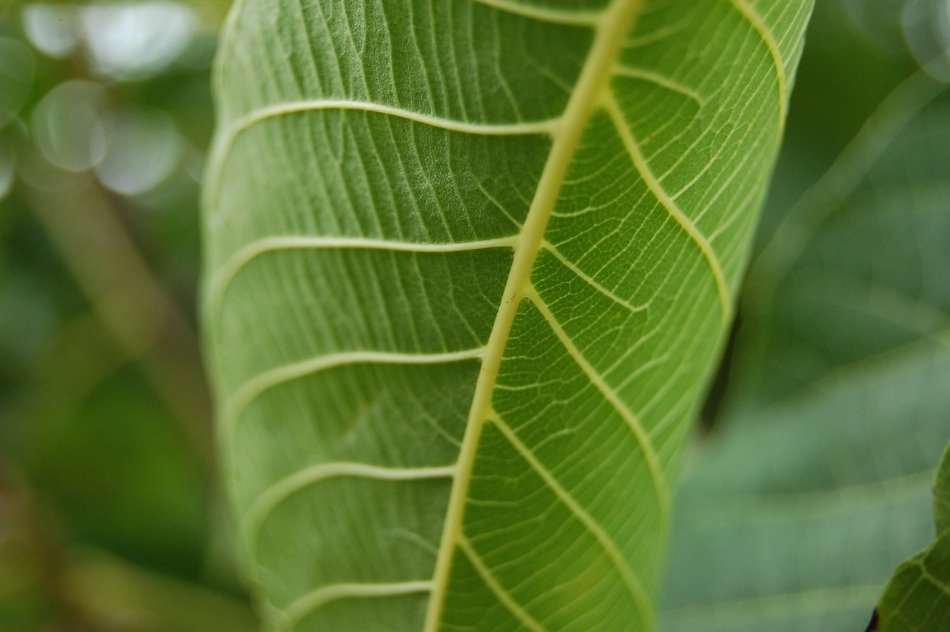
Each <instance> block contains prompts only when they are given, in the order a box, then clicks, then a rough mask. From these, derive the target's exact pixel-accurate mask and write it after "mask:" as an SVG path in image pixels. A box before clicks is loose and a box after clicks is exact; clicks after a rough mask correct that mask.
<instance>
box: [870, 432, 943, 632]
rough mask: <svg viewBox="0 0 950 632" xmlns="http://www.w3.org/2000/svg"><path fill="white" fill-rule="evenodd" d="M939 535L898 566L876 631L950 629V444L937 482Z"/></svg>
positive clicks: (885, 593) (935, 484) (884, 598)
mask: <svg viewBox="0 0 950 632" xmlns="http://www.w3.org/2000/svg"><path fill="white" fill-rule="evenodd" d="M934 518H935V525H936V532H937V536H936V538H935V539H934V541H933V543H932V544H931V545H930V546H929V547H927V549H926V550H924V551H921V552H920V553H918V554H917V555H915V556H914V557H912V558H911V559H909V560H907V561H906V562H904V563H903V564H901V565H900V566H898V567H897V570H896V571H894V576H893V577H892V578H891V581H890V582H889V583H888V585H887V589H886V590H885V591H884V596H883V597H881V601H880V602H879V604H878V608H877V612H876V615H875V618H876V620H877V626H876V627H873V628H872V629H873V630H881V631H882V632H902V631H908V632H911V631H918V632H925V631H926V630H944V629H946V628H948V627H950V444H948V445H947V449H946V450H945V451H944V454H943V459H941V461H940V467H939V468H938V470H937V480H936V481H935V483H934Z"/></svg>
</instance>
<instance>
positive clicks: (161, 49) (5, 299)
mask: <svg viewBox="0 0 950 632" xmlns="http://www.w3.org/2000/svg"><path fill="white" fill-rule="evenodd" d="M0 6H2V8H0V629H2V630H4V631H8V630H9V631H11V632H16V631H18V630H24V631H26V630H37V629H41V630H75V629H88V630H111V629H117V630H118V629H121V630H195V631H196V632H197V631H199V630H200V631H204V630H209V629H215V628H217V629H228V630H232V629H234V630H240V629H246V628H253V625H254V624H253V619H252V618H251V616H250V614H249V610H248V608H247V606H246V605H245V603H244V598H243V596H242V595H241V593H240V590H239V589H238V588H237V583H236V581H235V580H234V579H233V572H232V570H231V566H232V564H231V562H230V555H229V554H228V550H229V546H228V537H229V536H228V535H227V532H226V530H224V529H223V526H222V525H223V524H224V520H223V519H222V518H221V516H220V514H221V505H222V504H221V503H220V502H219V500H218V493H217V486H216V482H215V480H214V472H215V464H214V461H213V449H212V442H211V423H210V412H209V405H208V401H207V395H206V392H205V385H204V381H203V378H202V371H201V361H200V356H199V353H198V346H197V344H196V337H195V333H194V320H195V319H194V315H193V314H194V311H195V307H194V305H195V299H194V293H195V291H194V288H195V278H196V273H197V268H198V260H199V252H198V232H199V231H198V221H197V192H198V185H199V179H200V176H201V173H202V169H203V162H204V153H205V148H206V146H207V144H208V141H209V137H210V132H211V126H212V115H211V107H210V90H209V70H210V63H211V59H212V56H213V52H214V47H215V36H216V32H217V29H218V26H219V22H220V19H221V17H222V13H223V10H224V9H225V8H226V5H225V3H223V2H222V3H217V2H204V3H200V2H195V3H180V2H171V1H166V0H158V1H147V2H124V3H112V4H108V3H64V2H60V3H46V4H43V3H29V2H14V3H12V4H11V3H3V4H2V5H0ZM218 625H220V626H223V627H220V628H218V627H217V626H218Z"/></svg>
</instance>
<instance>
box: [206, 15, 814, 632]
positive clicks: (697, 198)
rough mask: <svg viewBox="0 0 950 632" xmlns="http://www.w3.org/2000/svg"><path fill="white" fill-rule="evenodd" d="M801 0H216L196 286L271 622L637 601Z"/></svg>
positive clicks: (771, 148) (646, 614)
mask: <svg viewBox="0 0 950 632" xmlns="http://www.w3.org/2000/svg"><path fill="white" fill-rule="evenodd" d="M810 9H811V2H810V0H792V1H789V0H731V1H728V0H715V1H713V0H706V1H703V2H696V0H673V1H670V0H663V1H659V0H649V1H647V0H613V1H612V2H607V1H606V0H576V1H568V0H549V1H548V2H547V3H542V2H535V1H528V0H525V1H523V2H520V1H516V0H417V1H411V0H366V1H356V0H349V1H347V0H323V1H320V2H317V1H314V0H309V1H305V0H301V1H299V2H278V3H274V2H264V1H263V0H247V1H239V3H238V5H237V6H236V7H235V8H234V10H233V12H232V14H231V19H230V24H229V26H228V28H227V30H226V33H225V35H224V39H223V42H222V49H221V53H220V57H219V63H218V70H217V96H218V109H219V129H218V134H217V140H216V143H215V147H214V154H213V156H212V160H211V164H210V168H209V173H208V179H207V184H206V212H207V215H206V222H207V241H206V246H207V253H208V255H207V258H208V262H207V266H206V274H207V277H206V280H207V285H206V299H207V302H206V318H207V334H208V338H209V342H210V347H211V354H212V358H211V364H212V368H213V373H214V375H215V380H216V386H217V394H218V401H219V405H220V410H221V438H222V449H223V451H224V453H225V457H226V461H227V468H228V474H229V478H230V483H231V487H232V489H233V495H234V498H235V501H236V506H237V509H238V514H239V516H240V518H241V521H242V532H243V535H244V540H245V544H246V555H247V562H248V566H249V573H250V575H251V576H252V578H253V580H254V582H255V584H256V587H257V592H258V594H259V596H260V598H261V600H262V602H263V603H264V604H265V605H266V608H265V609H266V611H267V612H266V614H267V616H268V618H269V620H270V621H271V622H272V623H273V624H274V625H276V626H278V627H285V628H295V629H308V630H310V629H313V630H317V629H321V630H326V629H333V630H382V629H387V630H389V629H399V630H401V629H406V630H413V629H419V628H422V627H425V628H426V629H429V630H434V629H483V630H509V629H535V630H537V629H542V628H546V629H577V630H589V629H639V630H646V629H649V628H651V627H652V621H653V614H652V605H651V595H652V594H653V593H654V592H655V587H656V582H657V570H658V562H659V559H660V557H661V553H662V549H663V543H664V540H665V532H666V525H667V521H668V512H669V505H670V491H669V489H670V484H669V482H668V481H669V479H670V478H671V475H672V472H673V467H674V463H675V461H676V459H677V455H678V452H679V450H680V447H681V444H682V438H683V437H684V436H685V434H686V433H687V430H688V428H689V424H690V420H691V418H692V417H693V414H694V412H695V409H696V405H697V400H698V398H699V395H700V394H701V392H702V390H703V387H704V384H705V381H706V379H707V377H708V374H709V371H710V368H711V366H712V364H713V363H714V361H715V358H716V354H717V350H718V348H719V346H720V344H721V341H722V334H723V331H724V330H725V328H726V326H727V325H728V323H729V321H730V318H731V309H732V303H733V298H734V295H735V289H736V285H737V282H738V279H739V276H740V274H741V272H742V269H743V265H744V260H745V257H746V251H747V245H748V241H749V235H750V232H751V229H752V226H753V224H754V220H755V215H756V210H757V208H758V206H759V204H760V202H761V199H762V195H763V192H764V190H765V187H766V183H767V182H766V181H767V178H768V175H769V171H770V168H771V165H772V161H773V159H774V155H775V152H776V149H777V146H778V143H779V139H780V136H781V132H782V124H783V121H784V117H785V109H786V102H787V90H788V87H789V85H790V83H791V78H792V75H793V73H794V69H795V65H796V63H797V60H798V57H799V53H800V49H801V44H802V33H803V29H804V25H805V22H806V20H807V17H808V14H809V12H810Z"/></svg>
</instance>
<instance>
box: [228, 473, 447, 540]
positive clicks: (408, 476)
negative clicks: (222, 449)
mask: <svg viewBox="0 0 950 632" xmlns="http://www.w3.org/2000/svg"><path fill="white" fill-rule="evenodd" d="M455 470H456V466H455V465H446V466H437V467H414V468H394V467H383V466H379V465H371V464H369V463H358V462H351V461H334V462H330V463H318V464H316V465H312V466H310V467H307V468H304V469H302V470H299V471H297V472H294V473H293V474H291V475H290V476H288V477H286V478H284V479H281V480H279V481H277V482H276V483H274V484H273V485H271V486H270V487H268V488H267V489H266V490H264V492H263V493H261V495H260V496H258V497H257V499H256V500H255V501H254V502H253V503H252V504H251V506H250V508H248V510H247V512H245V517H244V533H245V541H246V542H249V543H251V545H252V546H253V545H254V543H256V542H257V538H258V536H259V534H260V530H261V527H263V526H264V524H265V523H266V522H267V519H268V518H269V517H270V516H271V515H272V514H273V512H274V510H275V509H277V508H278V507H279V506H280V505H282V504H283V503H284V502H285V501H287V500H288V499H289V498H290V497H291V496H293V495H294V494H297V493H299V492H301V491H304V490H305V489H307V488H309V487H311V486H313V485H315V484H317V483H319V482H321V481H325V480H329V479H334V478H347V477H348V478H365V479H370V480H374V481H421V480H428V479H439V478H451V477H453V476H455Z"/></svg>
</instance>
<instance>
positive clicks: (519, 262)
mask: <svg viewBox="0 0 950 632" xmlns="http://www.w3.org/2000/svg"><path fill="white" fill-rule="evenodd" d="M642 4H643V1H642V0H612V2H611V4H610V6H609V7H608V8H607V10H606V11H605V12H604V14H603V17H602V19H601V21H600V22H599V23H598V25H597V28H596V31H595V35H594V40H593V43H592V45H591V49H590V53H588V56H587V60H586V61H585V63H584V66H583V68H582V70H581V73H580V76H579V77H578V81H577V84H576V85H575V88H574V92H573V93H572V94H571V97H570V99H569V100H568V103H567V107H566V108H565V110H564V115H563V116H562V117H561V119H560V121H561V123H560V124H559V126H558V127H557V128H556V129H555V130H554V131H553V133H552V137H553V143H552V145H551V152H550V154H549V155H548V160H547V162H546V163H545V165H544V170H543V171H542V174H541V180H540V181H539V183H538V189H537V191H536V192H535V196H534V199H533V200H532V201H531V207H530V208H529V210H528V215H527V217H526V218H525V223H524V227H523V230H522V232H521V235H520V236H519V239H518V243H517V245H516V246H515V256H514V260H513V262H512V265H511V270H510V272H509V273H508V281H507V283H506V285H505V290H504V293H503V294H502V300H501V305H500V307H499V309H498V314H497V315H496V317H495V322H494V324H493V325H492V330H491V334H490V335H489V338H488V345H487V346H486V347H485V355H484V356H483V360H482V366H481V370H480V371H479V375H478V380H477V382H476V384H475V394H474V396H473V398H472V405H471V408H470V410H469V415H468V422H467V424H466V428H465V435H464V437H463V439H462V446H461V449H460V451H459V460H458V474H457V476H456V478H455V481H454V483H453V485H452V492H451V495H450V497H449V504H448V507H447V509H446V515H445V524H444V526H443V529H442V540H441V543H440V546H439V554H438V558H437V560H436V565H435V573H434V576H433V591H432V595H431V597H430V599H429V604H428V609H427V612H426V621H425V626H424V630H425V632H437V630H438V628H439V623H440V621H441V619H442V612H443V607H444V604H445V596H446V590H447V587H448V582H449V578H450V574H451V563H452V556H453V553H454V549H455V545H456V543H457V539H458V537H459V535H460V533H461V528H462V517H463V513H464V509H465V500H466V498H467V496H468V488H469V482H470V479H471V473H472V468H473V466H474V464H475V455H476V452H477V449H478V443H479V439H480V438H481V432H482V429H483V427H484V424H485V421H486V419H487V417H488V413H489V411H490V409H491V399H492V394H493V392H494V389H495V383H496V381H497V378H498V371H499V368H500V367H501V359H502V356H503V355H504V350H505V347H506V345H507V343H508V337H509V335H510V333H511V327H512V324H513V323H514V318H515V314H516V313H517V311H518V305H519V303H520V301H521V298H522V294H523V292H524V291H525V290H526V289H527V288H528V287H529V286H530V277H531V271H532V270H533V268H534V262H535V259H536V258H537V255H538V252H539V251H540V249H541V245H542V244H543V242H544V233H545V229H546V228H547V224H548V220H549V219H550V217H551V212H552V211H553V210H554V205H555V203H556V202H557V198H558V195H559V193H560V190H561V186H562V184H563V182H564V176H565V175H566V173H567V169H568V167H569V165H570V162H571V160H572V158H573V156H574V153H575V151H576V149H577V145H578V143H579V142H580V138H581V135H582V133H583V131H584V129H585V128H586V127H587V123H588V121H589V120H590V117H591V115H592V114H593V113H594V111H595V110H596V108H597V107H598V106H600V105H601V103H600V102H601V100H602V99H603V97H604V95H605V94H606V91H607V87H608V81H609V78H610V75H611V71H612V68H613V66H614V64H615V62H616V58H617V56H618V53H619V51H620V47H621V45H622V43H623V40H624V37H625V36H626V34H627V33H628V32H629V30H630V29H631V27H632V24H633V21H634V18H635V16H636V14H637V12H638V11H639V10H640V8H641V6H642Z"/></svg>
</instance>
